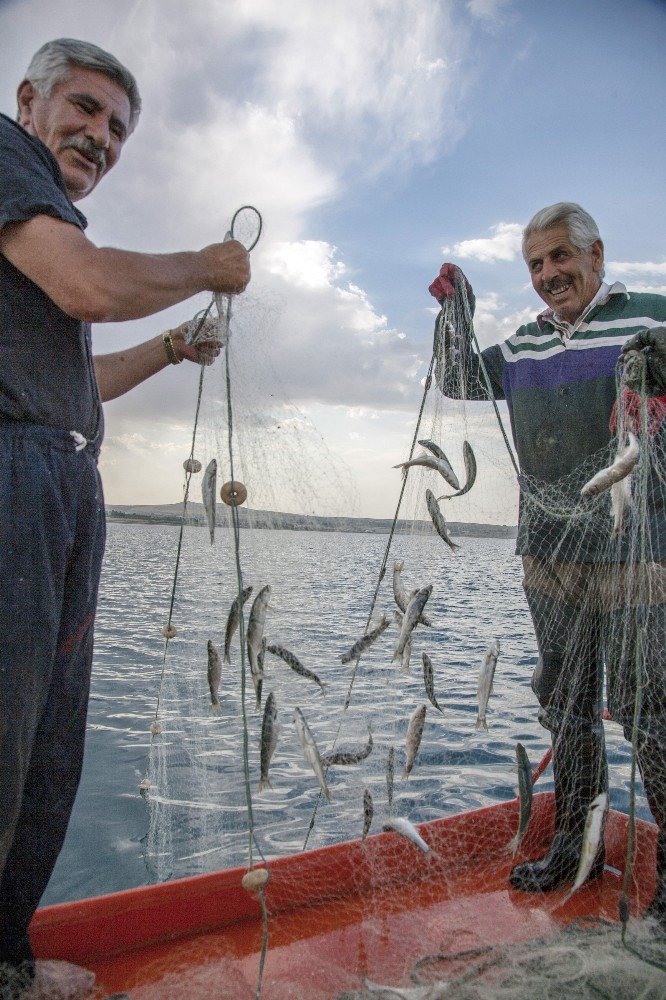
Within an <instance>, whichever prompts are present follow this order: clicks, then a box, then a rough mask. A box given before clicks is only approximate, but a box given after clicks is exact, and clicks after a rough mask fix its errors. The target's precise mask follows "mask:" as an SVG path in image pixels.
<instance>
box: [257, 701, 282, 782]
mask: <svg viewBox="0 0 666 1000" xmlns="http://www.w3.org/2000/svg"><path fill="white" fill-rule="evenodd" d="M277 719H278V714H277V704H276V702H275V695H274V694H273V692H272V691H271V692H270V693H269V695H268V698H267V699H266V707H265V708H264V718H263V721H262V723H261V743H260V746H259V757H260V761H261V777H260V778H259V791H260V792H262V791H263V790H264V788H272V787H273V786H272V785H271V783H270V780H269V777H268V768H269V767H270V763H271V760H272V758H273V754H274V753H275V748H276V746H277V741H278V736H279V734H280V726H279V723H278V720H277Z"/></svg>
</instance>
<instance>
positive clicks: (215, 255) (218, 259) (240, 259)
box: [200, 240, 250, 295]
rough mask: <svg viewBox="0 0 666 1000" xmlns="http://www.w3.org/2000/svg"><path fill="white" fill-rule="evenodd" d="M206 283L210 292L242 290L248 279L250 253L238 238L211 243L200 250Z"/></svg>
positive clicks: (230, 293)
mask: <svg viewBox="0 0 666 1000" xmlns="http://www.w3.org/2000/svg"><path fill="white" fill-rule="evenodd" d="M200 257H201V259H202V262H203V265H204V268H205V275H206V279H205V281H206V283H205V286H204V287H205V288H206V290H207V291H210V292H220V293H222V294H223V295H237V294H238V293H239V292H244V291H245V289H246V288H247V285H248V282H249V280H250V255H249V253H248V252H247V250H246V249H245V247H244V246H243V244H242V243H239V242H238V240H227V241H226V242H225V243H211V244H210V246H207V247H204V248H203V250H201V251H200Z"/></svg>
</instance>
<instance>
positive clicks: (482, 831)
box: [31, 793, 657, 1000]
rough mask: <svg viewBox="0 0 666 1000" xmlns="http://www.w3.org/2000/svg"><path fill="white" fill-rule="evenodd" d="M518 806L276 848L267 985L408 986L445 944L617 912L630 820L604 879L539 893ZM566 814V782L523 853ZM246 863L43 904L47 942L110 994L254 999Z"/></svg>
mask: <svg viewBox="0 0 666 1000" xmlns="http://www.w3.org/2000/svg"><path fill="white" fill-rule="evenodd" d="M517 809H518V807H517V803H516V802H515V801H514V802H507V803H503V804H501V805H497V806H491V807H488V808H485V809H478V810H473V811H471V812H467V813H461V814H459V815H456V816H452V817H447V818H445V819H441V820H435V821H432V822H430V823H426V824H422V825H420V826H419V830H420V832H421V835H422V836H423V837H424V838H425V840H426V841H427V843H428V844H429V845H430V846H431V848H432V854H431V855H426V854H423V853H422V852H421V851H420V850H419V849H418V848H417V847H416V846H415V845H414V844H412V843H411V842H409V841H407V840H405V839H404V838H402V837H399V836H398V835H397V834H395V833H384V834H378V835H376V836H372V837H368V838H366V840H365V841H350V842H347V843H343V844H338V845H335V846H332V847H325V848H321V849H318V850H314V851H308V852H304V853H302V854H297V855H291V856H289V857H283V858H279V859H276V860H275V861H272V862H271V863H270V880H269V883H268V885H267V886H266V889H265V898H266V904H267V910H268V951H267V955H266V960H265V968H264V976H263V988H262V996H263V997H265V998H267V1000H268V998H286V997H299V996H300V997H305V996H307V997H308V998H312V1000H316V998H318V997H322V998H323V997H332V996H335V995H336V994H337V993H340V992H342V991H344V990H350V989H358V988H359V986H360V984H361V982H362V977H363V976H364V975H367V976H368V977H369V978H370V979H371V980H377V981H380V982H382V983H391V984H393V985H399V984H403V985H407V984H409V970H410V969H411V967H412V966H413V964H414V962H415V961H417V960H418V959H419V958H422V957H423V956H424V955H427V954H434V953H440V952H442V950H443V948H444V949H445V950H446V951H448V952H459V951H466V950H468V951H474V950H475V949H476V948H478V947H480V946H484V945H488V944H490V945H494V944H498V943H508V942H514V941H515V942H517V941H521V940H525V939H526V938H529V937H532V936H535V935H542V934H548V933H553V932H554V931H555V930H557V929H558V928H560V927H561V926H563V925H565V924H567V923H569V922H570V921H571V920H572V919H574V918H576V917H581V916H598V917H603V918H605V919H609V920H617V919H618V906H619V899H620V893H621V883H622V878H621V874H622V872H623V871H624V868H625V864H626V857H625V855H626V845H627V831H628V818H627V817H626V816H625V815H624V814H620V813H616V812H613V811H611V812H610V813H609V817H608V822H607V825H606V862H607V868H606V871H605V873H604V877H603V878H602V879H598V880H596V881H594V882H591V883H588V884H587V885H585V886H584V887H583V888H582V889H581V890H580V891H579V892H577V893H576V894H575V895H574V896H572V898H571V899H570V900H568V901H567V902H565V903H564V905H562V900H563V898H564V896H565V895H566V891H565V890H558V891H557V892H555V893H549V894H547V895H545V894H539V895H537V896H532V895H529V894H525V893H520V892H516V891H514V890H512V889H511V888H510V887H509V885H508V881H507V876H508V873H509V870H510V868H511V866H512V864H513V863H515V860H516V859H514V858H513V857H512V855H511V853H510V852H509V851H507V849H506V845H507V844H508V842H509V841H510V840H511V838H512V837H513V835H514V833H515V830H516V825H517V821H518V811H517ZM553 825H554V801H553V796H552V794H551V793H543V794H541V795H535V796H534V802H533V813H532V819H531V822H530V827H529V830H528V834H527V836H526V838H525V841H524V848H523V850H521V853H520V855H519V856H518V860H520V859H521V858H523V857H536V856H538V855H539V854H540V853H543V851H544V849H545V848H546V846H547V844H548V843H549V841H550V838H551V836H552V831H553ZM656 834H657V829H656V827H655V826H654V825H653V824H651V823H645V822H643V821H638V822H637V825H636V849H635V861H634V868H633V871H632V883H633V885H634V887H636V886H638V887H639V888H638V889H635V892H634V897H633V899H632V912H633V913H635V914H636V913H638V914H640V913H642V912H643V911H644V909H645V907H646V905H647V903H648V902H649V900H650V898H651V897H652V894H653V893H654V885H655V850H656ZM244 874H245V869H231V870H227V871H221V872H215V873H213V874H209V875H201V876H196V877H194V878H187V879H180V880H177V881H173V882H167V883H163V884H160V885H154V886H147V887H143V888H139V889H129V890H126V891H124V892H119V893H113V894H111V895H107V896H101V897H98V898H95V899H85V900H80V901H77V902H72V903H63V904H60V905H57V906H50V907H44V908H43V909H41V910H39V911H38V912H37V914H36V915H35V918H34V920H33V923H32V926H31V938H32V942H33V948H34V950H35V954H36V955H37V956H38V957H42V958H61V959H67V960H69V961H72V962H76V963H78V964H82V965H85V966H87V967H88V968H91V969H92V970H93V971H94V972H95V973H96V975H97V980H98V983H99V984H100V985H101V986H102V988H103V989H104V990H105V991H106V992H107V994H112V993H115V992H127V993H129V994H130V995H131V997H132V1000H158V998H159V1000H169V998H171V997H173V998H174V1000H175V998H178V1000H182V998H184V997H186V998H187V1000H199V998H201V1000H203V998H204V997H205V998H207V1000H210V998H211V997H214V998H218V997H219V998H224V997H230V998H231V997H233V998H234V1000H236V998H241V997H244V996H248V997H250V996H253V995H254V992H255V990H256V985H257V981H258V976H259V967H260V956H261V948H262V938H263V922H262V911H261V906H260V903H259V899H258V896H257V893H256V892H247V891H246V890H245V889H243V887H242V885H241V879H242V876H243V875H244ZM452 971H453V970H452V969H451V968H449V969H448V970H447V975H450V974H451V972H452Z"/></svg>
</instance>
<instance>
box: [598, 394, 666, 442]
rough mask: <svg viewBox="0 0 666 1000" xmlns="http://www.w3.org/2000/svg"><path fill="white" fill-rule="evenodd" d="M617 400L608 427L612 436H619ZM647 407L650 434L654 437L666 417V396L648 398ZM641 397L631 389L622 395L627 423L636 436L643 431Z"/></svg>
mask: <svg viewBox="0 0 666 1000" xmlns="http://www.w3.org/2000/svg"><path fill="white" fill-rule="evenodd" d="M617 402H618V401H617V400H615V403H614V404H613V411H612V413H611V417H610V421H609V424H608V426H609V427H610V431H611V434H617V409H618V407H617ZM645 405H646V408H647V415H648V434H649V436H650V437H653V435H654V434H656V432H657V431H658V430H659V428H660V426H661V423H662V421H663V419H664V417H665V416H666V396H648V397H647V399H646V401H645ZM641 409H642V406H641V397H640V396H639V395H638V394H637V393H635V392H633V390H631V389H625V390H624V392H623V394H622V410H623V413H624V415H625V420H626V423H627V425H628V427H629V429H630V430H631V431H633V433H634V434H638V432H639V431H640V429H641Z"/></svg>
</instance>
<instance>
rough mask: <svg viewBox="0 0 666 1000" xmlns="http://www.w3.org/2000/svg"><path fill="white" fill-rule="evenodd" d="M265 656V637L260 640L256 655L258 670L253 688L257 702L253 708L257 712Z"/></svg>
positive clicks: (262, 684) (259, 704)
mask: <svg viewBox="0 0 666 1000" xmlns="http://www.w3.org/2000/svg"><path fill="white" fill-rule="evenodd" d="M265 655H266V636H263V638H262V640H261V646H260V648H259V652H258V653H257V667H258V668H259V677H258V678H257V685H256V688H255V691H256V694H257V701H256V704H255V708H256V710H257V712H258V711H259V709H260V708H261V689H262V688H263V686H264V657H265Z"/></svg>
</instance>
